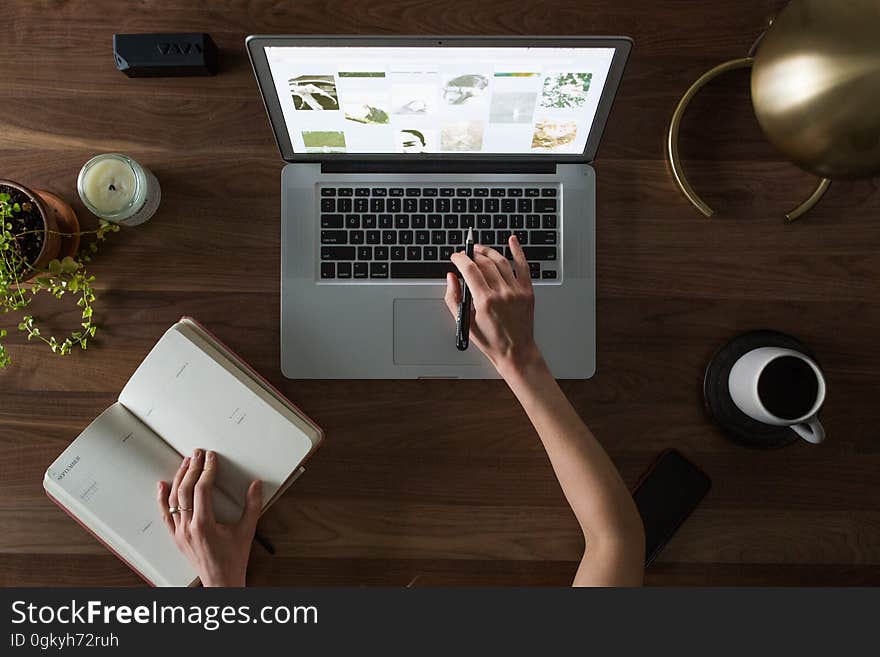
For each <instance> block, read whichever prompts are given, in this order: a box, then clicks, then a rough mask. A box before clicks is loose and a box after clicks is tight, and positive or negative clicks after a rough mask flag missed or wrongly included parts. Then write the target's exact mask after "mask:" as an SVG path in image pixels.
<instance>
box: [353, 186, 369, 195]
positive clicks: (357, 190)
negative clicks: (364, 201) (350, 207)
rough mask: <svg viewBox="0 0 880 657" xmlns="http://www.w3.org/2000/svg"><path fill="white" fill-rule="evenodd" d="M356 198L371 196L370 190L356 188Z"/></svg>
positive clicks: (367, 188)
mask: <svg viewBox="0 0 880 657" xmlns="http://www.w3.org/2000/svg"><path fill="white" fill-rule="evenodd" d="M354 195H355V196H369V195H370V188H369V187H356V188H355V190H354Z"/></svg>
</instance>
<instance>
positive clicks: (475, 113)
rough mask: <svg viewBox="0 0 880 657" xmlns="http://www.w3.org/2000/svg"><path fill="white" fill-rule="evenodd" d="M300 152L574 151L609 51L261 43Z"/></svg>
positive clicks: (585, 131) (592, 111)
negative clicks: (311, 45) (305, 45)
mask: <svg viewBox="0 0 880 657" xmlns="http://www.w3.org/2000/svg"><path fill="white" fill-rule="evenodd" d="M265 51H266V58H267V61H268V63H269V69H270V71H271V73H272V79H273V82H274V84H275V89H276V92H277V94H278V100H279V102H280V104H281V109H282V113H283V115H284V119H285V122H286V124H287V130H288V134H289V137H290V143H291V144H292V146H293V150H294V152H296V153H379V154H387V153H420V152H423V153H446V154H475V153H480V154H496V153H499V154H500V153H512V154H527V155H545V154H546V155H551V156H552V155H558V154H567V155H571V154H580V153H582V152H583V151H584V148H585V147H586V142H587V138H588V136H589V133H590V128H591V127H592V123H593V119H594V117H595V115H596V109H597V107H598V105H599V100H600V98H601V96H602V89H603V88H604V86H605V81H606V79H607V76H608V71H609V69H610V67H611V62H612V59H613V57H614V49H613V48H467V47H443V48H439V47H381V48H380V47H300V46H267V47H266V48H265Z"/></svg>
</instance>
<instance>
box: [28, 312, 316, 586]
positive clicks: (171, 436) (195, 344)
mask: <svg viewBox="0 0 880 657" xmlns="http://www.w3.org/2000/svg"><path fill="white" fill-rule="evenodd" d="M322 438H323V432H322V431H321V429H320V428H319V427H318V426H317V425H315V424H314V423H313V422H312V421H311V420H309V419H308V417H306V416H305V415H304V414H303V413H302V412H301V411H300V410H299V409H298V408H297V407H296V406H294V405H293V404H291V403H290V402H289V401H288V400H287V399H285V398H284V397H283V396H282V395H281V394H280V393H279V392H278V391H277V390H275V389H274V388H272V387H271V386H270V385H269V384H268V383H267V382H265V381H264V380H263V379H262V378H260V376H259V375H258V374H256V373H255V372H254V371H253V370H251V369H250V368H249V367H248V366H247V365H246V364H245V363H244V362H243V361H241V360H240V359H239V358H238V357H237V356H235V354H233V353H232V352H231V351H229V350H228V349H227V348H226V347H225V346H223V345H222V344H221V343H220V342H219V341H218V340H217V339H216V338H214V337H213V336H212V335H211V334H210V333H208V332H207V331H206V330H205V329H204V328H203V327H202V326H200V325H199V324H198V323H196V322H195V321H193V320H192V319H190V318H187V317H184V318H182V319H181V320H180V321H179V322H178V323H177V324H175V325H174V326H172V327H171V328H170V329H169V330H168V331H167V332H166V333H165V335H163V336H162V338H161V339H160V340H159V342H158V343H157V344H156V346H155V347H154V348H153V349H152V351H150V353H149V355H148V356H147V358H146V359H145V360H144V362H143V363H141V365H140V366H139V367H138V368H137V371H135V373H134V374H133V375H132V377H131V379H129V381H128V383H127V384H126V385H125V388H124V389H123V390H122V393H121V394H120V395H119V398H118V401H117V402H116V403H114V404H113V405H112V406H110V407H109V408H108V409H107V410H105V411H104V412H103V413H101V415H100V416H98V418H97V419H96V420H95V421H94V422H92V423H91V424H90V425H89V426H88V427H86V429H85V431H83V432H82V433H81V434H80V435H79V437H78V438H77V439H76V440H74V441H73V443H71V445H70V447H68V448H67V449H66V450H64V452H63V453H62V454H61V456H59V457H58V458H57V459H56V460H55V462H54V463H52V465H50V466H49V468H48V470H46V474H45V477H44V478H43V487H44V488H45V489H46V493H47V494H48V495H49V497H50V498H52V500H54V501H55V502H56V503H57V504H58V505H59V506H61V507H62V508H63V509H64V510H65V511H67V512H68V513H69V514H70V515H71V516H73V518H74V519H75V520H76V521H77V522H79V523H80V524H81V525H83V526H84V527H85V528H86V529H87V530H89V531H90V532H92V533H93V534H95V535H96V536H97V537H98V539H99V540H101V541H102V542H103V543H104V544H105V545H106V546H107V547H108V548H109V549H110V550H112V551H113V552H114V553H115V554H116V555H117V556H119V557H120V558H121V559H122V560H123V561H125V562H126V563H127V564H128V565H129V566H130V567H131V568H133V569H134V570H135V571H136V572H137V573H138V574H139V575H141V577H143V578H144V579H146V580H147V581H148V582H150V583H151V584H154V585H156V586H188V585H192V584H195V583H196V582H197V581H198V578H197V575H196V572H195V570H194V569H193V567H192V566H191V565H190V564H189V562H188V561H187V560H186V559H185V558H184V556H183V555H182V554H181V553H180V552H179V551H178V549H177V547H176V546H175V545H174V541H173V540H172V538H171V536H170V535H169V534H168V530H167V529H166V528H165V526H164V524H163V523H162V517H161V514H160V511H159V508H158V505H157V503H156V482H158V481H160V480H164V481H169V482H170V481H171V479H172V478H173V476H174V473H175V472H176V470H177V468H178V467H179V466H180V463H181V461H182V460H183V456H184V455H189V454H192V452H193V450H194V449H195V448H197V447H201V448H204V449H212V450H214V451H215V452H217V455H218V457H219V470H218V477H217V486H216V489H215V494H214V508H215V514H216V516H217V519H218V520H219V521H220V522H233V521H235V520H237V519H238V518H239V516H240V515H241V510H242V508H243V507H244V500H245V494H246V491H247V487H248V485H249V484H250V482H251V481H252V480H254V479H260V480H262V482H263V497H264V500H266V501H265V504H264V508H263V510H264V511H265V510H266V509H267V508H268V507H269V506H270V505H271V504H272V503H273V502H274V501H275V500H276V499H278V497H279V496H280V495H281V494H282V493H283V492H284V491H285V490H286V489H287V488H288V486H290V484H291V483H293V481H294V480H295V479H296V478H297V477H298V476H299V475H300V474H301V473H302V463H303V461H305V459H306V458H307V457H308V456H309V454H311V453H312V451H314V449H315V448H316V447H317V446H318V444H319V443H320V441H321V439H322Z"/></svg>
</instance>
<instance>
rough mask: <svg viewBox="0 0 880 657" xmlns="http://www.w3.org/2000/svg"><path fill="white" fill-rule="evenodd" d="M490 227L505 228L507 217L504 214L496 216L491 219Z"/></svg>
mask: <svg viewBox="0 0 880 657" xmlns="http://www.w3.org/2000/svg"><path fill="white" fill-rule="evenodd" d="M492 227H493V228H507V215H506V214H496V215H495V216H494V217H493V222H492Z"/></svg>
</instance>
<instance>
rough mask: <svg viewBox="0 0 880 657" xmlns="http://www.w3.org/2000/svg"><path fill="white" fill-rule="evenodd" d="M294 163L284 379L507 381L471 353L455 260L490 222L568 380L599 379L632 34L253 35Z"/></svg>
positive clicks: (280, 137)
mask: <svg viewBox="0 0 880 657" xmlns="http://www.w3.org/2000/svg"><path fill="white" fill-rule="evenodd" d="M246 43H247V48H248V52H249V54H250V58H251V63H252V65H253V68H254V72H255V74H256V77H257V81H258V83H259V86H260V92H261V94H262V96H263V101H264V103H265V105H266V110H267V111H268V113H269V119H270V121H271V124H272V129H273V131H274V133H275V139H276V141H277V143H278V147H279V149H280V151H281V156H282V157H283V158H284V160H285V161H286V162H287V163H288V164H287V165H286V166H285V167H284V170H283V172H282V175H281V244H282V248H281V258H282V260H281V370H282V372H283V373H284V375H285V376H287V377H290V378H295V379H311V378H321V379H335V378H344V379H384V378H468V379H483V378H495V377H496V376H497V375H496V373H495V371H494V369H493V368H492V367H491V365H490V364H489V363H488V361H487V360H486V359H485V358H484V357H483V355H482V354H481V353H480V352H479V350H478V349H477V348H476V347H475V346H473V345H471V347H470V349H468V350H467V351H458V350H457V349H456V348H455V322H454V319H453V318H452V317H451V316H450V314H449V311H448V310H447V308H446V305H445V303H444V301H443V295H444V292H445V276H446V273H447V272H448V271H450V270H452V271H454V268H453V267H452V265H451V263H450V261H449V256H450V255H451V254H452V253H453V252H454V251H455V250H457V249H462V248H463V243H464V236H465V234H466V233H467V231H468V229H469V228H471V227H473V228H474V232H475V234H476V236H477V241H479V242H480V243H482V244H486V245H489V246H492V247H494V248H496V249H497V250H498V251H499V252H501V253H503V254H505V255H508V256H509V253H508V249H507V246H506V245H507V240H508V238H509V236H510V235H511V233H515V234H516V235H517V236H518V237H519V240H520V242H521V243H522V244H523V245H524V250H525V253H526V256H527V258H528V259H529V266H530V270H531V276H532V279H533V283H534V286H535V297H536V302H535V303H536V307H535V337H536V340H537V342H538V344H539V346H540V347H541V350H542V352H543V353H544V356H545V358H546V360H547V362H548V363H549V365H550V368H551V369H552V371H553V373H554V375H555V376H556V377H557V378H561V379H583V378H589V377H590V376H592V375H593V373H594V372H595V370H596V286H595V245H596V243H595V226H596V217H595V189H596V182H595V172H594V170H593V168H592V167H591V166H590V162H591V161H592V160H593V158H594V156H595V154H596V149H597V147H598V144H599V139H600V137H601V135H602V131H603V128H604V126H605V122H606V119H607V117H608V113H609V111H610V109H611V104H612V101H613V99H614V95H615V92H616V90H617V87H618V84H619V82H620V79H621V76H622V74H623V69H624V65H625V63H626V59H627V56H628V54H629V51H630V48H631V45H632V44H631V41H630V40H629V39H628V38H625V37H564V38H562V37H560V38H557V37H351V36H345V37H337V36H332V37H331V36H250V37H248V38H247V41H246Z"/></svg>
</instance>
